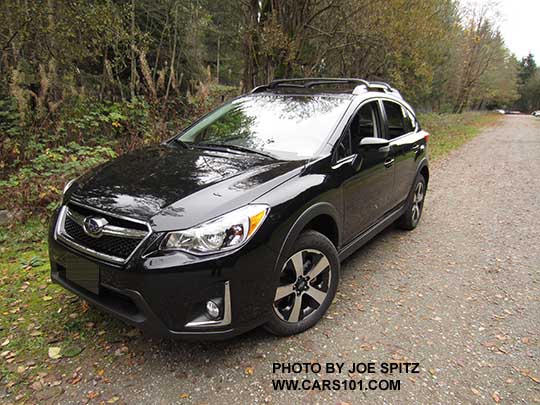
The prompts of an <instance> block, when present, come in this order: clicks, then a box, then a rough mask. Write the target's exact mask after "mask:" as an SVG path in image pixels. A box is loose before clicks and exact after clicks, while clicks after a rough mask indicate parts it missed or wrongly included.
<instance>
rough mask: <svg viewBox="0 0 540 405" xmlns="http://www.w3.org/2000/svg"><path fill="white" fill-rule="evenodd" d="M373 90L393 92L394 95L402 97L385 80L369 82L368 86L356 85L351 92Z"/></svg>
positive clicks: (358, 92) (359, 92)
mask: <svg viewBox="0 0 540 405" xmlns="http://www.w3.org/2000/svg"><path fill="white" fill-rule="evenodd" d="M373 90H375V91H382V92H383V93H388V94H393V95H394V96H396V97H399V98H403V97H402V96H401V93H400V92H399V91H398V90H397V89H395V88H393V87H392V86H390V85H389V84H388V83H385V82H369V85H368V86H357V87H356V88H355V89H354V90H353V94H362V93H366V92H368V91H373Z"/></svg>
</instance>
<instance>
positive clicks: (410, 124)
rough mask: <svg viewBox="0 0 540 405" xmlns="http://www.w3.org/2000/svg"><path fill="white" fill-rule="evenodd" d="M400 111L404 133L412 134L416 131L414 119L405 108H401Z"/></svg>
mask: <svg viewBox="0 0 540 405" xmlns="http://www.w3.org/2000/svg"><path fill="white" fill-rule="evenodd" d="M401 110H402V111H403V117H404V119H405V120H404V124H405V133H406V134H408V133H409V132H413V131H414V130H415V129H416V119H415V118H414V115H412V113H411V112H410V111H409V110H407V109H406V108H405V107H401Z"/></svg>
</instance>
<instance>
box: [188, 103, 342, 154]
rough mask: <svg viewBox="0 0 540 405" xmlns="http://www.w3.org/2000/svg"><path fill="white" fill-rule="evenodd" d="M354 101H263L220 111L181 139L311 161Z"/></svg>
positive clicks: (220, 109) (231, 104) (209, 116)
mask: <svg viewBox="0 0 540 405" xmlns="http://www.w3.org/2000/svg"><path fill="white" fill-rule="evenodd" d="M349 103H350V99H349V98H345V97H343V98H342V97H330V96H315V95H314V96H291V95H288V96H283V95H260V96H250V97H243V98H240V99H237V100H235V101H232V102H231V103H229V104H226V105H224V106H223V107H221V108H219V109H217V110H216V111H214V112H213V113H211V114H210V115H208V116H207V117H205V118H204V119H202V120H201V121H200V122H198V123H197V124H196V125H194V126H193V127H191V128H189V129H188V130H187V131H186V132H185V133H184V134H182V135H181V136H180V139H181V140H182V141H183V142H186V143H193V144H195V145H197V144H199V145H204V144H205V143H206V144H214V145H215V144H217V145H223V146H226V145H235V146H241V147H244V148H250V149H253V150H257V151H260V152H264V153H268V154H271V155H274V156H276V157H278V158H280V159H287V160H297V159H306V158H310V157H312V156H313V155H314V154H315V153H316V152H317V151H318V150H319V149H320V147H321V146H322V145H323V143H324V142H325V140H326V139H327V137H328V136H329V135H330V133H331V131H332V130H333V128H334V127H335V125H336V124H337V122H338V120H339V119H340V118H341V117H342V116H343V114H344V112H345V110H346V109H347V107H348V105H349Z"/></svg>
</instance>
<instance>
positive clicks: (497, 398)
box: [491, 392, 501, 403]
mask: <svg viewBox="0 0 540 405" xmlns="http://www.w3.org/2000/svg"><path fill="white" fill-rule="evenodd" d="M491 398H493V400H494V401H495V402H496V403H499V402H501V397H500V396H499V394H497V393H496V392H494V393H493V394H491Z"/></svg>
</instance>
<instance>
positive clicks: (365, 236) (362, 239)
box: [339, 204, 405, 261]
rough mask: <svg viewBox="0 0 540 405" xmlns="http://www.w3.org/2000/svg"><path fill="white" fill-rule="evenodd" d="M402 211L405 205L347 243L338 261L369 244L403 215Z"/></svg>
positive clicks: (340, 252)
mask: <svg viewBox="0 0 540 405" xmlns="http://www.w3.org/2000/svg"><path fill="white" fill-rule="evenodd" d="M404 211H405V204H403V205H401V206H399V207H398V208H396V209H395V210H394V211H391V212H390V213H389V214H388V215H386V216H385V217H384V218H383V219H382V220H380V221H379V222H378V223H377V224H375V225H373V226H372V227H371V228H369V229H368V230H366V231H365V232H364V233H361V234H360V235H358V236H357V237H356V238H354V239H353V240H352V241H351V242H349V243H348V244H347V245H345V246H344V247H343V248H342V249H341V250H340V251H339V260H340V261H343V260H345V259H346V258H347V257H349V256H350V255H352V254H353V253H354V252H356V251H357V250H358V249H360V248H361V247H362V246H363V245H365V244H366V243H367V242H369V241H370V240H371V239H372V238H373V237H375V236H376V235H377V234H379V233H380V232H381V231H383V230H384V229H386V228H387V227H388V226H389V225H391V224H392V223H393V222H394V221H396V220H397V219H398V218H399V217H400V216H401V215H402V214H403V212H404Z"/></svg>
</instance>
